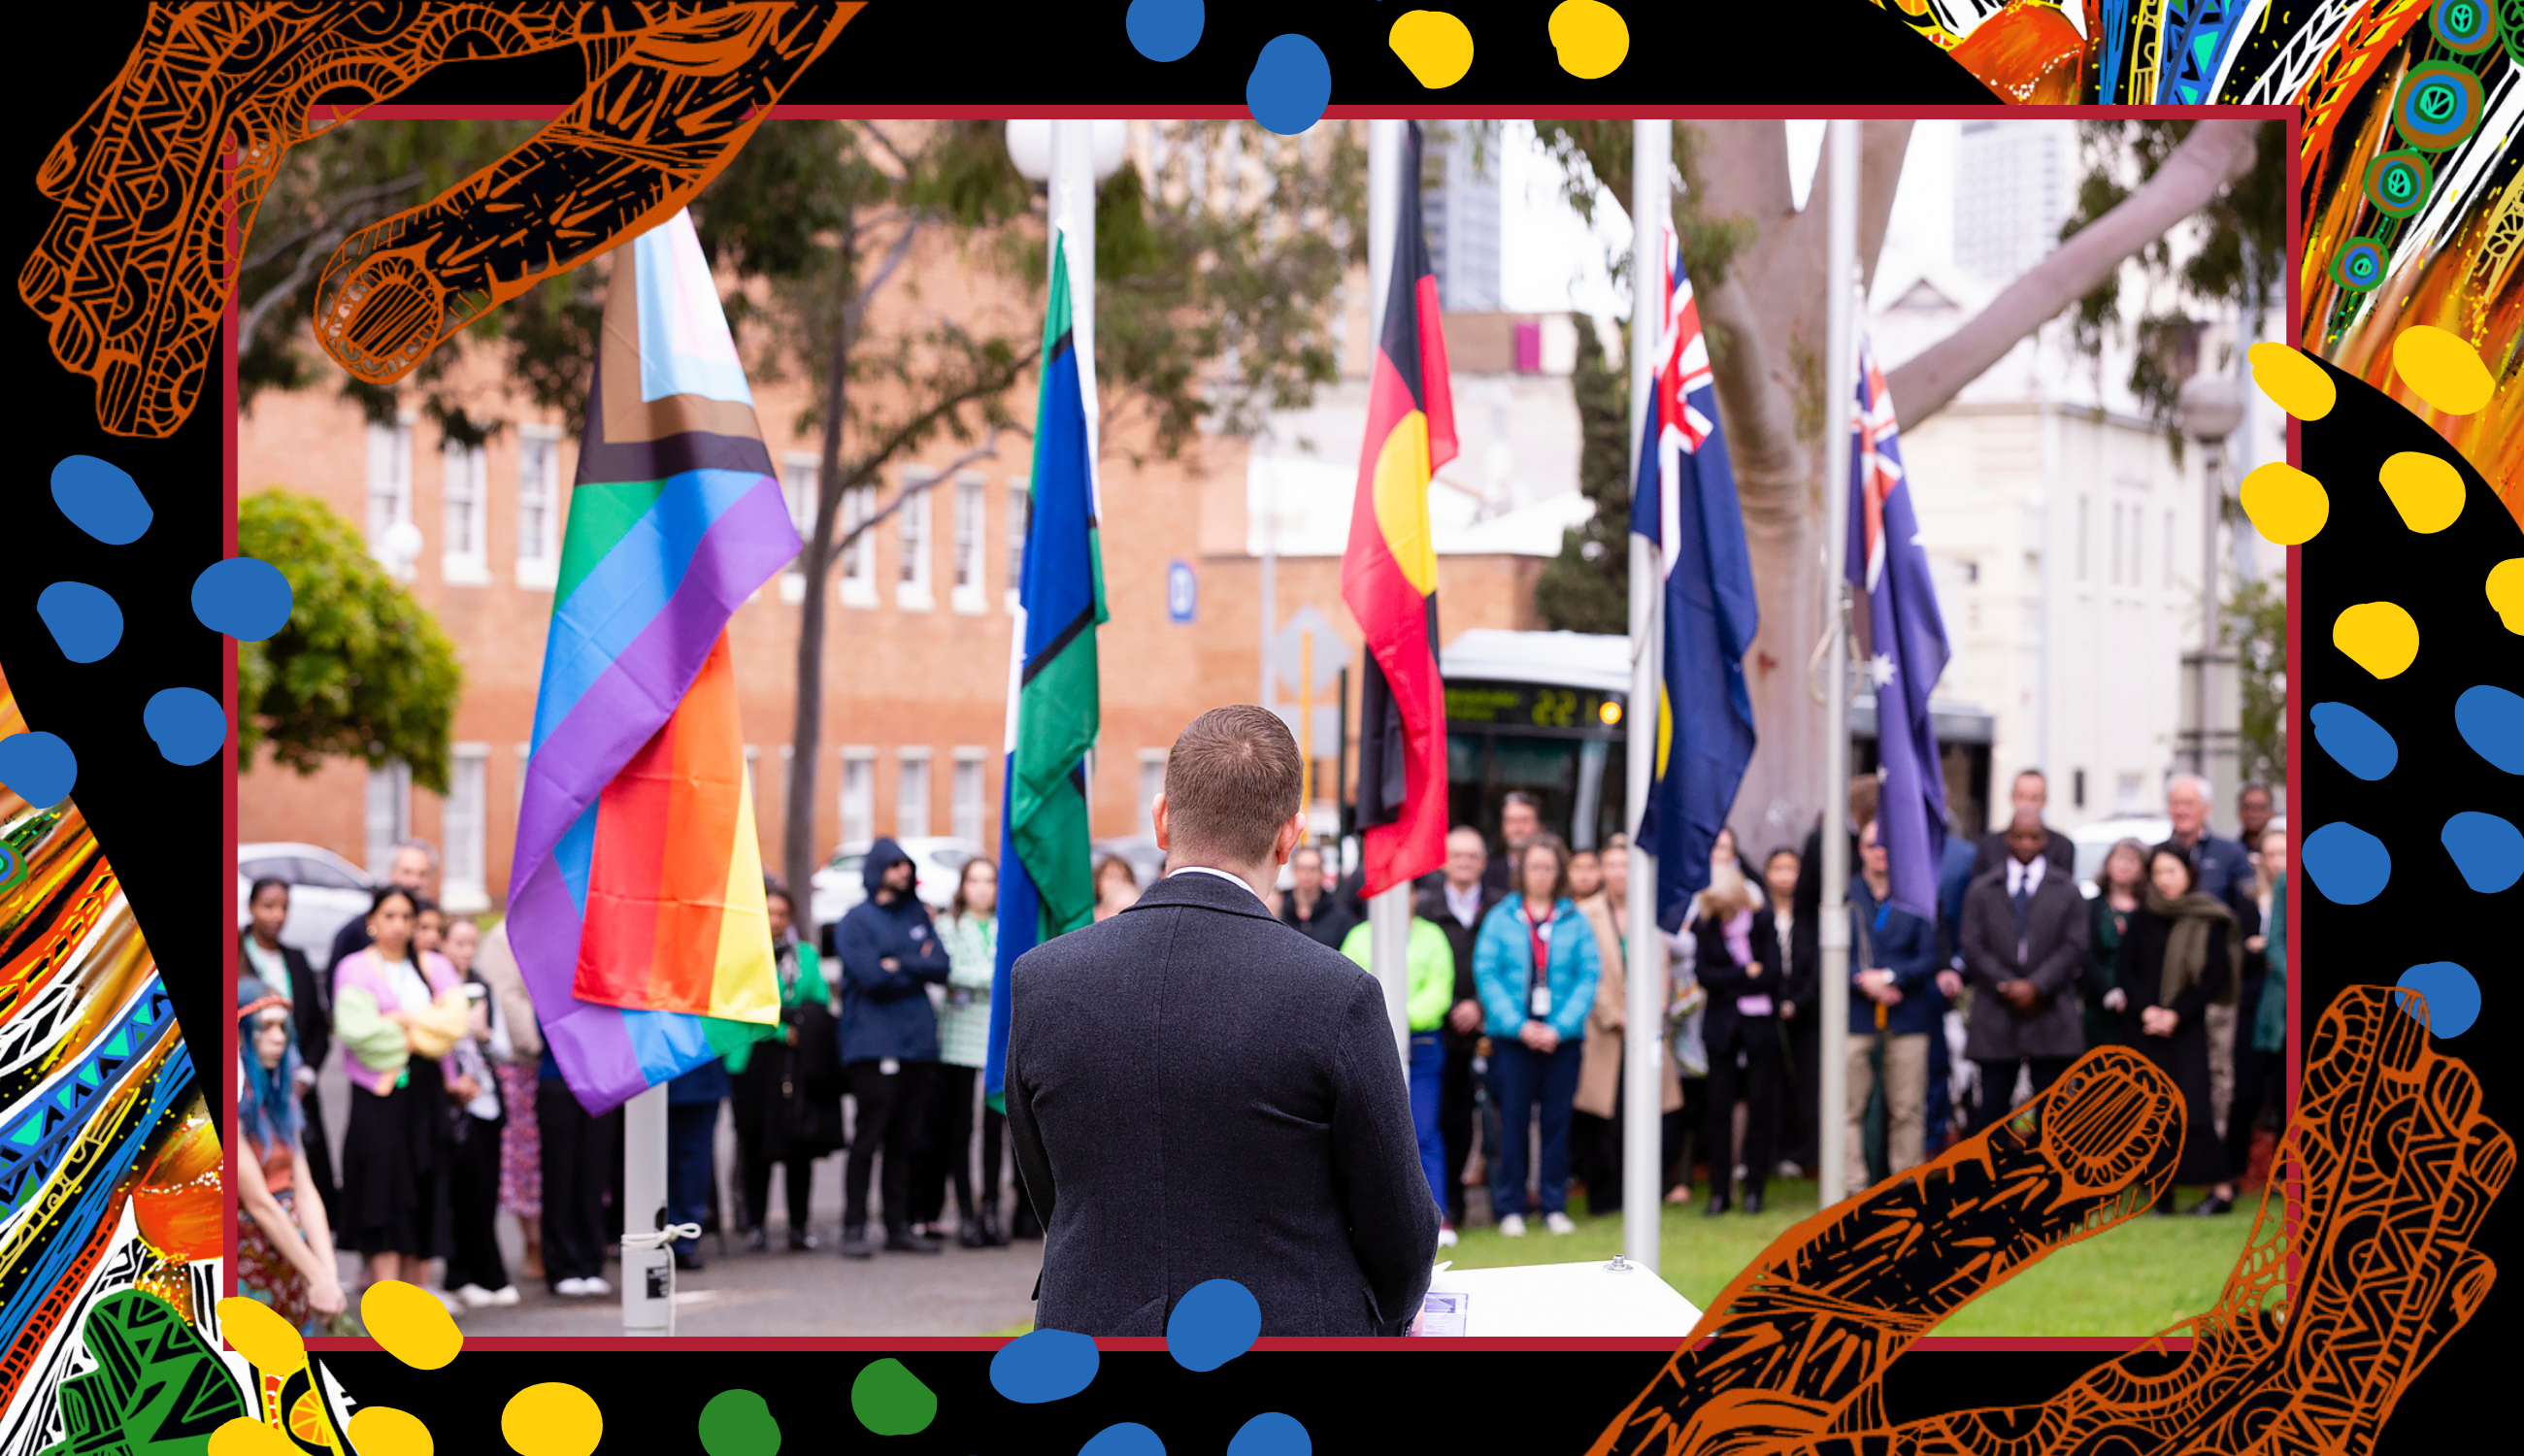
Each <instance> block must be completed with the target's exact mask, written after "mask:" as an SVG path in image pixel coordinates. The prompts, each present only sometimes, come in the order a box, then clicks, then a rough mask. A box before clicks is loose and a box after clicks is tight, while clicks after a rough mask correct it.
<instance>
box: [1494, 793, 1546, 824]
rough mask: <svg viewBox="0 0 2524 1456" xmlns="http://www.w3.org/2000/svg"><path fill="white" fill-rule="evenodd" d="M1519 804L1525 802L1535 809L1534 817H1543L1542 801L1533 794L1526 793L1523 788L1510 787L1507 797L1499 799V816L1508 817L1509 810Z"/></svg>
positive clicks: (1527, 805) (1524, 803)
mask: <svg viewBox="0 0 2524 1456" xmlns="http://www.w3.org/2000/svg"><path fill="white" fill-rule="evenodd" d="M1518 804H1523V805H1525V806H1526V807H1527V808H1529V809H1531V810H1533V817H1535V818H1537V819H1539V818H1541V817H1542V801H1541V800H1540V799H1539V798H1536V797H1535V796H1533V795H1531V794H1528V793H1526V792H1525V791H1524V790H1523V789H1510V790H1509V791H1507V797H1506V798H1504V799H1501V800H1500V801H1499V817H1500V818H1502V819H1504V818H1506V817H1507V811H1508V810H1509V809H1511V808H1513V807H1515V806H1516V805H1518Z"/></svg>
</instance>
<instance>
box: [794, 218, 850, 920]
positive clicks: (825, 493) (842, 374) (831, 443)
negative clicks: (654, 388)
mask: <svg viewBox="0 0 2524 1456" xmlns="http://www.w3.org/2000/svg"><path fill="white" fill-rule="evenodd" d="M851 216H852V215H850V214H848V213H846V214H845V215H844V221H843V226H842V243H841V246H842V248H843V249H844V256H845V257H846V258H847V257H850V256H854V255H853V254H852V253H851V252H850V250H852V249H854V248H855V247H856V246H857V233H856V230H855V229H854V228H853V227H852V226H851V225H850V220H849V219H850V217H851ZM839 293H840V297H842V298H844V299H847V298H848V297H849V286H848V278H847V275H846V276H845V279H844V286H843V287H842V288H841V289H840V290H839ZM849 353H850V325H849V319H848V318H842V319H838V320H836V324H835V327H834V329H833V349H832V358H831V359H830V360H828V361H827V362H826V365H825V371H824V379H825V383H824V449H823V457H822V460H821V461H820V462H819V463H818V464H817V466H816V473H815V497H816V499H815V529H814V539H812V540H810V541H808V542H807V543H806V552H805V561H804V566H805V571H804V575H805V588H806V596H805V601H804V602H803V603H802V604H801V605H802V606H803V607H805V610H804V611H802V612H801V613H800V614H799V618H798V701H797V706H796V712H795V716H794V719H793V730H792V732H791V735H790V747H789V772H788V775H787V777H788V783H787V784H786V785H785V786H784V792H783V797H784V799H785V800H786V802H787V809H786V811H785V812H784V814H783V815H782V818H781V831H780V866H781V874H782V875H783V876H784V877H786V878H787V880H788V882H789V897H790V898H789V908H790V912H791V915H792V917H793V918H794V919H795V921H796V922H797V924H798V925H799V927H800V928H801V931H800V933H801V935H802V936H804V937H805V938H807V939H809V940H811V939H813V937H814V935H815V933H816V931H817V930H818V928H819V927H817V926H816V925H815V923H814V919H815V917H814V875H815V865H816V855H815V767H816V764H817V762H818V761H819V759H820V758H821V756H822V752H823V734H824V618H825V615H826V613H827V612H828V611H829V610H830V608H831V606H832V600H831V594H830V593H829V592H828V591H826V589H825V587H826V581H827V578H828V575H829V573H830V572H831V570H832V566H833V522H834V520H835V519H836V518H837V517H838V516H839V515H840V513H841V504H842V490H841V487H842V420H843V418H844V415H843V413H842V412H843V406H844V405H845V404H846V403H847V400H848V395H849V370H848V368H847V367H846V365H848V364H849Z"/></svg>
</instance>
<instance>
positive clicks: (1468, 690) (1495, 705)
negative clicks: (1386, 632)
mask: <svg viewBox="0 0 2524 1456" xmlns="http://www.w3.org/2000/svg"><path fill="white" fill-rule="evenodd" d="M1621 721H1622V700H1621V699H1620V698H1618V697H1616V696H1614V695H1611V694H1607V693H1588V692H1580V691H1577V690H1576V689H1571V688H1550V687H1541V686H1536V685H1532V684H1528V683H1448V684H1447V685H1446V722H1447V724H1448V725H1449V726H1453V725H1458V724H1460V725H1463V726H1466V727H1470V726H1472V725H1474V724H1492V725H1496V726H1499V727H1515V728H1554V729H1566V730H1571V731H1577V732H1590V731H1591V732H1602V731H1604V730H1606V729H1609V728H1617V727H1619V726H1620V725H1621Z"/></svg>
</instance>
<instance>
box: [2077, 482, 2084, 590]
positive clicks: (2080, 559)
mask: <svg viewBox="0 0 2524 1456" xmlns="http://www.w3.org/2000/svg"><path fill="white" fill-rule="evenodd" d="M2077 579H2078V580H2079V581H2084V580H2085V579H2086V498H2085V497H2084V496H2079V497H2078V498H2077Z"/></svg>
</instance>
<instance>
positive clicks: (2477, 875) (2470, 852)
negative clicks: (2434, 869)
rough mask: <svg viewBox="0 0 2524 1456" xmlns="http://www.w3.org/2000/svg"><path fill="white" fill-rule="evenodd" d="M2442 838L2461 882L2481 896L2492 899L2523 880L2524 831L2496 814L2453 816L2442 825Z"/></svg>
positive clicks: (2470, 813)
mask: <svg viewBox="0 0 2524 1456" xmlns="http://www.w3.org/2000/svg"><path fill="white" fill-rule="evenodd" d="M2442 838H2443V839H2444V841H2445V847H2446V852H2447V853H2449V854H2451V855H2452V856H2453V867H2454V868H2455V869H2458V870H2460V871H2462V882H2463V883H2464V884H2466V885H2469V886H2470V887H2471V888H2472V889H2474V890H2477V891H2479V892H2480V893H2481V894H2483V895H2496V894H2497V893H2498V892H2500V891H2501V890H2503V889H2505V888H2506V887H2507V886H2509V885H2512V884H2514V883H2515V881H2516V880H2517V878H2519V877H2524V830H2518V829H2517V828H2516V827H2515V826H2514V825H2513V824H2510V823H2508V822H2507V821H2506V820H2504V819H2501V818H2500V817H2498V816H2497V815H2496V814H2483V813H2479V812H2476V811H2473V812H2464V813H2459V814H2456V815H2454V816H2453V817H2452V818H2451V819H2448V820H2447V821H2446V823H2445V833H2444V835H2443V836H2442Z"/></svg>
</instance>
